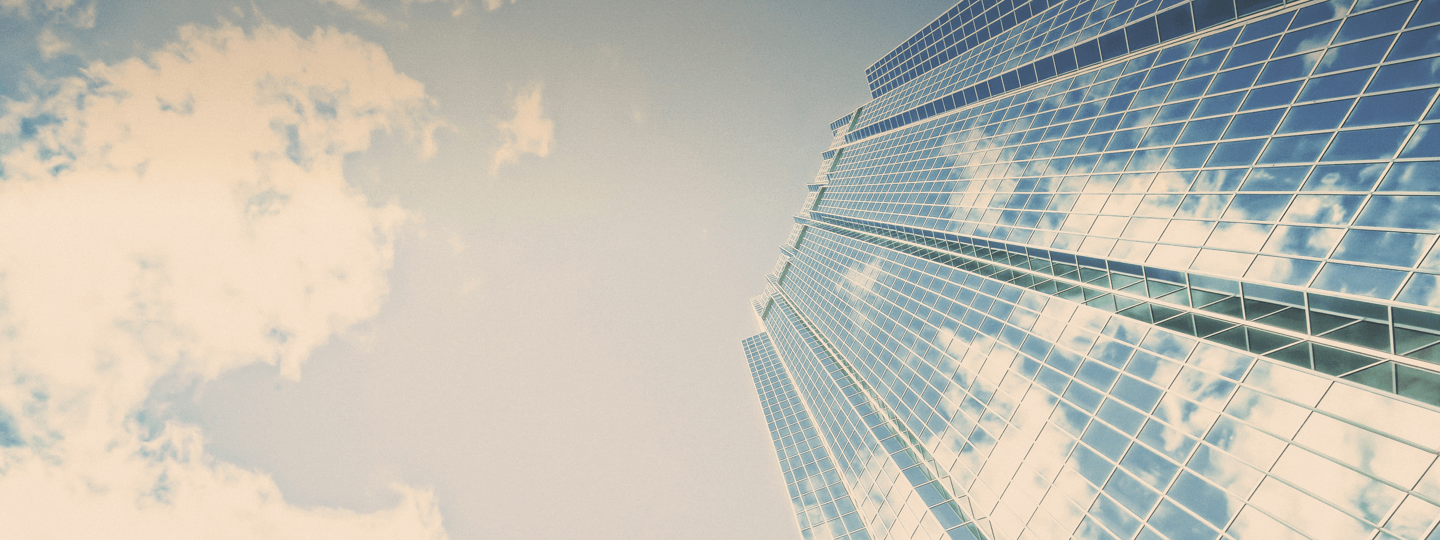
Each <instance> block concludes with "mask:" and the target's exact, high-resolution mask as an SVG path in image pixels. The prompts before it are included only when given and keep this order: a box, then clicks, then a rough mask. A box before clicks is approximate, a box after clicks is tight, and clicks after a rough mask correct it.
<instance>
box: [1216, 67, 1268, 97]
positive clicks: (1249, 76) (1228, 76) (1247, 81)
mask: <svg viewBox="0 0 1440 540" xmlns="http://www.w3.org/2000/svg"><path fill="white" fill-rule="evenodd" d="M1260 68H1261V66H1258V65H1256V66H1250V67H1243V68H1240V69H1232V70H1230V71H1222V72H1220V73H1218V74H1216V75H1215V82H1213V83H1210V90H1209V93H1211V94H1220V93H1224V92H1229V91H1231V90H1237V89H1240V88H1244V87H1247V86H1250V85H1251V84H1253V83H1254V82H1255V77H1256V76H1258V75H1260Z"/></svg>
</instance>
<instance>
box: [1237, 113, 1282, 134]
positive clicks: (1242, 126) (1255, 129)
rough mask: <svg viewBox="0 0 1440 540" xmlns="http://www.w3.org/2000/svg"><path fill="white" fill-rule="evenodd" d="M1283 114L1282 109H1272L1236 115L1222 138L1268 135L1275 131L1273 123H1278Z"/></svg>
mask: <svg viewBox="0 0 1440 540" xmlns="http://www.w3.org/2000/svg"><path fill="white" fill-rule="evenodd" d="M1284 114H1285V110H1284V109H1273V110H1269V111H1261V112H1255V113H1249V114H1242V115H1239V116H1236V117H1235V120H1234V121H1232V122H1230V128H1229V129H1227V130H1225V137H1224V138H1226V139H1240V138H1245V137H1259V136H1261V135H1269V134H1270V133H1272V132H1274V131H1275V125H1276V124H1279V123H1280V117H1281V116H1283V115H1284Z"/></svg>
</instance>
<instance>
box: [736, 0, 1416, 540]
mask: <svg viewBox="0 0 1440 540" xmlns="http://www.w3.org/2000/svg"><path fill="white" fill-rule="evenodd" d="M866 78H867V79H868V81H869V85H870V89H871V93H872V97H873V100H872V101H870V102H869V103H866V104H865V105H864V106H863V107H860V108H859V109H857V110H855V111H854V112H852V113H850V114H846V115H845V116H844V117H842V118H840V119H838V120H836V121H835V122H834V123H832V124H831V125H830V129H831V131H832V134H833V136H834V139H833V143H832V145H831V148H830V149H829V150H828V151H826V152H825V153H824V155H823V164H822V166H821V168H820V171H819V173H818V174H817V176H816V178H815V181H814V182H813V183H811V184H810V185H809V188H810V193H809V196H808V198H807V199H806V200H805V202H804V204H803V206H802V207H801V208H800V210H799V212H798V214H797V215H796V217H795V221H796V226H795V228H794V230H793V232H792V233H791V235H790V237H789V239H788V240H787V241H786V242H785V243H784V245H782V246H781V248H780V250H781V252H782V254H781V257H780V261H779V263H778V265H777V266H776V268H775V271H774V272H773V273H772V274H770V275H769V276H768V277H767V279H768V285H767V286H766V288H765V292H764V294H762V295H761V296H759V297H757V298H756V299H755V301H754V308H755V312H756V314H757V316H758V317H759V319H760V321H761V324H762V325H763V327H764V329H765V332H764V333H762V334H760V335H757V336H755V337H752V338H750V339H748V340H746V341H745V343H744V348H745V352H746V355H747V358H748V360H749V362H750V366H751V370H752V372H753V374H754V377H755V384H756V390H757V392H758V393H759V396H760V400H761V403H762V405H763V409H764V412H765V415H766V420H767V421H768V422H769V427H770V430H771V434H772V436H773V439H774V442H775V449H776V453H777V455H778V457H779V459H780V463H781V469H782V470H783V472H784V475H785V481H786V483H787V484H788V486H789V491H790V496H791V500H792V502H793V504H794V510H795V513H796V518H797V520H798V523H799V526H800V529H801V531H802V534H803V536H804V537H805V538H816V539H830V538H845V539H851V540H865V539H874V540H879V539H911V538H923V539H939V538H955V539H966V540H969V539H977V540H982V539H983V540H1002V539H1003V540H1009V539H1017V538H1018V539H1037V540H1049V539H1062V538H1072V537H1073V538H1086V539H1120V540H1128V539H1132V538H1138V539H1143V540H1159V539H1168V540H1215V539H1217V538H1228V539H1235V540H1250V539H1257V540H1280V539H1311V540H1356V539H1377V540H1395V539H1403V540H1427V539H1428V540H1440V531H1436V527H1435V523H1436V520H1437V519H1440V464H1437V463H1436V456H1437V453H1440V284H1437V279H1440V278H1437V274H1440V248H1436V247H1435V243H1436V237H1437V232H1440V122H1437V121H1440V105H1436V103H1435V101H1436V99H1435V98H1436V93H1437V87H1440V0H1417V1H1410V2H1397V1H1395V0H1334V1H1329V2H1315V1H1298V2H1292V3H1281V1H1280V0H1191V1H1185V0H1149V1H1145V0H1028V1H1026V0H998V1H997V0H963V1H961V2H960V3H959V4H958V5H956V6H954V7H953V8H950V9H949V10H948V11H946V12H945V13H944V14H943V15H941V16H940V17H939V18H938V19H936V20H935V21H934V22H932V23H930V24H929V25H927V26H926V27H925V28H923V29H922V30H921V31H920V32H918V33H916V34H915V35H914V36H913V37H911V38H910V39H908V40H906V41H905V42H904V43H902V44H901V45H900V46H899V47H896V48H895V50H893V51H891V52H889V53H888V54H886V55H885V56H883V57H882V58H880V60H879V61H877V62H876V63H875V64H874V65H872V66H870V68H869V69H867V70H866Z"/></svg>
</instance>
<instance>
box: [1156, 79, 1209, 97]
mask: <svg viewBox="0 0 1440 540" xmlns="http://www.w3.org/2000/svg"><path fill="white" fill-rule="evenodd" d="M1211 78H1212V77H1196V78H1194V79H1188V80H1184V81H1180V82H1178V83H1175V87H1174V88H1173V89H1171V90H1170V97H1167V98H1165V101H1169V102H1171V103H1174V102H1176V101H1181V100H1186V99H1190V98H1192V97H1200V95H1201V94H1204V93H1205V89H1206V88H1209V87H1210V79H1211Z"/></svg>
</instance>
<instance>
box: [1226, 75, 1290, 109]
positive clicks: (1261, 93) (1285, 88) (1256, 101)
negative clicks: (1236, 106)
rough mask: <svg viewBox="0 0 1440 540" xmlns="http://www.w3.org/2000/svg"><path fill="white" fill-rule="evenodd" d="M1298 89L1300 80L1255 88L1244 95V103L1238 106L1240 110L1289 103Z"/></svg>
mask: <svg viewBox="0 0 1440 540" xmlns="http://www.w3.org/2000/svg"><path fill="white" fill-rule="evenodd" d="M1299 90H1300V82H1299V81H1296V82H1292V83H1285V84H1277V85H1275V86H1266V87H1263V88H1256V89H1254V90H1251V91H1250V94H1249V95H1248V96H1246V97H1245V103H1244V104H1243V105H1241V106H1240V108H1241V110H1252V109H1263V108H1266V107H1274V106H1277V105H1289V104H1290V101H1291V100H1293V99H1295V93H1296V92H1298V91H1299Z"/></svg>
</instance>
